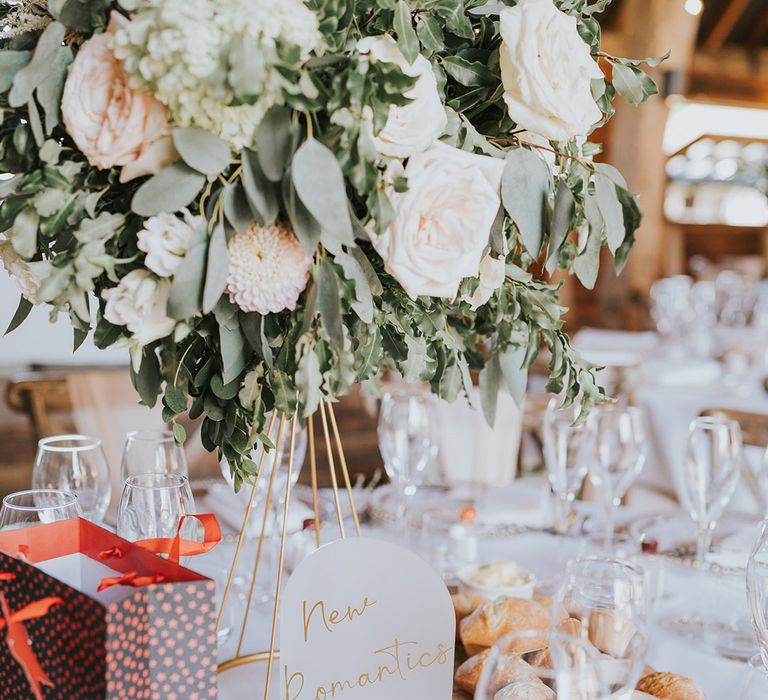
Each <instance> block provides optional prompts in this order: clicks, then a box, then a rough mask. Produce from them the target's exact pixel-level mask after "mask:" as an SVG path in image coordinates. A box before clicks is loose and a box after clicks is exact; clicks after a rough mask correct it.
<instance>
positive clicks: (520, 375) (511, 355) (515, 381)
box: [499, 346, 528, 407]
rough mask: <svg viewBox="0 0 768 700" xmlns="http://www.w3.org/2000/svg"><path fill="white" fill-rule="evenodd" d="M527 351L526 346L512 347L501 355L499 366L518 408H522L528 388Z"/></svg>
mask: <svg viewBox="0 0 768 700" xmlns="http://www.w3.org/2000/svg"><path fill="white" fill-rule="evenodd" d="M525 351H526V348H525V346H519V347H512V346H510V347H509V348H507V350H506V351H504V352H503V353H500V354H499V366H500V367H501V373H502V375H503V376H504V383H505V385H506V387H507V391H508V392H509V393H510V395H511V396H512V398H513V399H514V400H515V403H516V404H517V405H518V407H522V405H523V398H524V397H525V391H526V389H527V388H528V369H527V368H526V367H523V363H524V362H525Z"/></svg>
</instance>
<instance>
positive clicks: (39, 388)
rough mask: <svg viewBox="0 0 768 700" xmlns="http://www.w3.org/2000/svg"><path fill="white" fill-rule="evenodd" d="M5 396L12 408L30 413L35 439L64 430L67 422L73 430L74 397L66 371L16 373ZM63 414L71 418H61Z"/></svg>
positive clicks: (67, 428) (68, 426)
mask: <svg viewBox="0 0 768 700" xmlns="http://www.w3.org/2000/svg"><path fill="white" fill-rule="evenodd" d="M5 398H6V401H7V403H8V406H9V407H10V408H11V409H12V410H14V411H17V412H19V413H24V414H26V415H27V417H28V418H29V420H30V423H31V425H32V430H33V432H34V438H35V442H37V440H39V439H40V438H42V437H46V436H48V435H54V434H56V433H60V432H63V430H62V425H66V428H65V431H66V432H69V431H71V429H72V427H71V425H70V423H67V420H68V417H69V414H71V412H72V400H71V398H70V395H69V388H68V387H67V378H66V375H64V374H60V373H48V372H28V373H24V374H17V375H14V376H13V377H11V379H10V381H9V382H8V385H7V387H6V392H5ZM57 414H58V416H59V417H58V420H57ZM61 414H66V415H67V418H61V417H60V416H61Z"/></svg>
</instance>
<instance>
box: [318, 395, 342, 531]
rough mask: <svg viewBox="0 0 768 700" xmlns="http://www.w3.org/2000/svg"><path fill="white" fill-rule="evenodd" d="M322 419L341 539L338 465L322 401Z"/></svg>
mask: <svg viewBox="0 0 768 700" xmlns="http://www.w3.org/2000/svg"><path fill="white" fill-rule="evenodd" d="M320 419H321V420H322V422H323V434H324V435H325V447H326V450H327V452H328V471H329V472H330V474H331V485H332V486H333V502H334V504H335V505H336V518H337V519H338V521H339V534H341V539H344V538H345V537H346V535H345V533H344V516H343V515H342V513H341V502H340V501H339V485H338V483H337V482H336V465H335V463H334V461H333V447H332V446H331V436H330V435H329V434H328V421H327V419H326V417H325V404H324V403H323V402H321V403H320Z"/></svg>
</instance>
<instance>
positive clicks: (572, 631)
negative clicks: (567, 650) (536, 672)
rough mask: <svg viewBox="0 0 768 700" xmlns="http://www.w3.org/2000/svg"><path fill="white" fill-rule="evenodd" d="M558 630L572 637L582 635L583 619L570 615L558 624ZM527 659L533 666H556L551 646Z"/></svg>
mask: <svg viewBox="0 0 768 700" xmlns="http://www.w3.org/2000/svg"><path fill="white" fill-rule="evenodd" d="M557 630H558V632H562V633H563V634H567V635H569V636H571V637H581V621H580V620H577V619H576V618H575V617H569V618H568V619H567V620H565V621H564V622H561V623H560V624H559V625H558V626H557ZM527 661H528V663H529V664H530V665H531V666H532V667H533V668H554V664H553V663H552V655H551V654H550V653H549V647H547V648H546V649H540V650H539V651H536V652H534V653H533V654H532V655H531V656H530V658H529V659H527Z"/></svg>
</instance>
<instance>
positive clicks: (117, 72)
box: [61, 11, 176, 182]
mask: <svg viewBox="0 0 768 700" xmlns="http://www.w3.org/2000/svg"><path fill="white" fill-rule="evenodd" d="M127 23H128V19H127V18H126V17H124V16H123V15H121V14H120V13H118V12H114V11H113V12H112V16H111V17H110V21H109V27H108V28H107V31H106V32H104V33H103V34H96V35H95V36H93V37H91V38H90V39H89V40H88V41H86V42H85V43H84V44H83V46H82V47H81V48H80V50H79V51H78V52H77V56H76V57H75V60H74V61H73V63H72V65H71V67H70V69H69V75H68V76H67V81H66V83H65V84H64V93H63V95H62V102H61V114H62V117H63V119H64V124H65V126H66V127H67V131H68V132H69V135H70V136H71V137H72V138H73V140H74V142H75V143H76V144H77V147H78V148H79V149H80V150H81V151H82V152H83V154H84V155H85V157H86V158H87V159H88V162H89V163H90V164H91V165H93V166H94V167H96V168H114V167H122V172H121V173H120V182H128V181H129V180H132V179H133V178H136V177H140V176H142V175H149V174H153V173H156V172H157V171H158V170H160V169H161V168H162V167H163V166H165V165H167V164H168V163H170V162H173V161H174V160H175V159H176V152H175V149H174V148H173V143H172V140H171V138H170V136H168V135H167V134H166V128H167V126H168V119H167V116H166V110H165V106H164V105H163V104H161V103H160V102H158V101H157V100H156V99H155V98H154V97H153V96H152V95H151V94H149V93H148V92H139V91H137V90H134V89H133V88H131V87H130V85H129V84H128V76H127V75H126V74H125V71H124V70H123V67H122V64H121V63H120V61H118V59H117V58H115V54H114V52H113V50H112V45H113V44H112V42H113V38H114V35H115V33H116V32H117V31H118V30H119V29H120V28H122V27H124V26H125V25H126V24H127Z"/></svg>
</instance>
